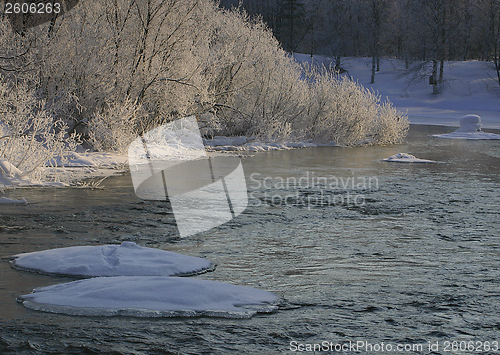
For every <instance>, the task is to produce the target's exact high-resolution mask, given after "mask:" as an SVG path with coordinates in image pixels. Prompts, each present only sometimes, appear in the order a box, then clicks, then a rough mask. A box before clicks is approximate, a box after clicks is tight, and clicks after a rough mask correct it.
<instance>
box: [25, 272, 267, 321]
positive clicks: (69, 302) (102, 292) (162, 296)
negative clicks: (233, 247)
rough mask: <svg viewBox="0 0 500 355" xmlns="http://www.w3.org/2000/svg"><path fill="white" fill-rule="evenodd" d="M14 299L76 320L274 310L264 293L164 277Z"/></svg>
mask: <svg viewBox="0 0 500 355" xmlns="http://www.w3.org/2000/svg"><path fill="white" fill-rule="evenodd" d="M19 299H20V301H21V302H22V303H23V304H24V306H26V307H28V308H31V309H34V310H39V311H45V312H51V313H62V314H69V315H81V316H116V315H121V316H123V315H125V316H136V317H178V316H182V317H188V316H215V317H228V318H249V317H251V316H252V315H254V314H255V313H257V312H271V311H273V310H275V309H276V308H277V307H276V305H275V304H276V303H277V298H276V296H275V295H274V294H272V293H270V292H266V291H262V290H258V289H254V288H250V287H245V286H237V285H231V284H226V283H221V282H215V281H207V280H200V279H189V278H179V277H165V276H146V277H144V276H143V277H132V276H121V277H98V278H92V279H86V280H79V281H74V282H69V283H63V284H59V285H52V286H47V287H42V288H39V289H35V290H34V291H33V292H32V293H31V294H29V295H23V296H20V298H19Z"/></svg>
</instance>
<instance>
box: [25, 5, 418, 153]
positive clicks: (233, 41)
mask: <svg viewBox="0 0 500 355" xmlns="http://www.w3.org/2000/svg"><path fill="white" fill-rule="evenodd" d="M58 26H59V27H58V30H57V34H56V35H55V36H54V37H48V35H47V34H46V33H47V31H46V28H45V30H44V29H43V26H42V27H40V28H41V29H40V31H42V32H40V33H39V35H38V37H37V42H36V43H37V44H36V51H34V52H36V53H37V56H38V61H37V62H38V63H42V64H41V66H42V69H43V70H41V73H42V74H41V75H43V80H42V85H41V89H42V91H43V92H44V93H46V95H47V99H48V100H51V99H52V98H53V97H54V96H55V93H57V92H58V91H59V90H61V88H65V89H66V90H70V89H69V88H75V95H76V96H77V97H78V98H79V102H78V103H79V105H81V106H80V107H82V108H83V110H81V115H83V116H85V117H86V118H88V121H89V126H88V134H89V137H88V138H89V141H90V142H91V143H92V144H93V146H94V147H95V148H96V149H98V150H114V151H118V152H122V151H124V149H125V148H126V146H127V145H128V143H129V142H131V141H132V140H133V139H134V138H135V137H137V135H138V134H140V133H141V132H143V131H144V130H147V129H152V128H154V126H155V125H161V124H163V123H166V122H168V121H171V120H174V119H178V118H181V117H186V116H190V115H196V116H197V117H198V118H199V120H200V122H201V124H200V125H201V126H202V128H203V132H211V133H212V134H213V133H217V134H226V135H248V136H255V137H258V138H260V139H262V140H291V139H295V140H299V139H314V140H318V141H335V142H337V143H338V144H340V145H345V146H351V145H359V144H377V143H381V144H390V143H395V142H399V141H400V140H401V139H402V137H403V136H404V135H405V134H406V130H407V127H408V123H407V120H406V118H405V117H404V115H401V114H398V113H397V112H396V111H395V110H394V109H393V108H392V106H391V105H390V104H386V103H381V102H380V98H379V97H378V96H377V95H375V94H374V93H372V92H370V91H367V90H365V89H364V88H363V87H361V86H360V85H359V84H357V83H354V82H352V81H349V80H348V79H339V78H337V77H336V76H335V75H334V74H332V73H329V72H328V71H326V70H312V69H311V68H305V69H304V68H303V67H302V66H301V65H299V64H298V63H296V62H295V61H294V60H293V59H292V58H290V56H289V55H288V54H287V53H286V52H285V51H284V50H283V49H282V48H281V47H280V44H279V42H278V41H277V40H276V38H275V37H274V36H273V34H272V32H271V31H270V30H269V29H268V28H267V27H266V26H265V25H264V24H263V23H262V22H259V21H255V20H251V19H249V18H248V16H247V15H246V14H245V13H243V12H241V11H239V10H234V11H227V10H226V11H224V10H221V9H218V8H217V6H216V4H215V3H214V2H213V1H211V0H169V1H164V0H142V1H140V2H137V1H135V0H102V1H98V2H92V1H88V2H80V4H79V6H78V7H76V8H75V9H74V10H73V11H71V12H70V13H69V14H67V15H66V16H65V17H64V18H63V19H62V20H61V21H60V22H58ZM33 31H35V29H33ZM126 98H127V99H126ZM103 102H104V103H105V104H104V105H103ZM145 107H147V109H144V108H145ZM138 108H140V109H138ZM138 112H144V115H143V114H142V113H141V114H140V115H139V114H138ZM138 116H141V117H138ZM143 116H145V117H146V116H147V118H144V117H143ZM146 128H147V129H146Z"/></svg>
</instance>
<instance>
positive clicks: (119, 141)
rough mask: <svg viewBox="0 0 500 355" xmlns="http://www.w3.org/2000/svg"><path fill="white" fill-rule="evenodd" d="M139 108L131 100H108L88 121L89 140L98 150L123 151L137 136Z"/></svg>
mask: <svg viewBox="0 0 500 355" xmlns="http://www.w3.org/2000/svg"><path fill="white" fill-rule="evenodd" d="M139 112H140V109H139V108H138V107H137V106H136V105H134V104H133V102H132V101H130V100H126V101H125V102H123V103H122V102H108V103H106V105H105V107H104V108H102V109H101V110H96V112H95V113H94V115H93V116H92V118H91V119H90V120H89V123H88V130H89V141H90V143H91V144H92V146H93V147H94V149H96V150H98V151H115V152H117V153H123V152H125V151H126V150H127V148H128V145H129V144H130V143H131V142H132V141H133V140H134V139H135V138H136V137H137V135H138V133H139V132H138V130H137V129H136V125H137V124H138V123H139V120H138V115H139Z"/></svg>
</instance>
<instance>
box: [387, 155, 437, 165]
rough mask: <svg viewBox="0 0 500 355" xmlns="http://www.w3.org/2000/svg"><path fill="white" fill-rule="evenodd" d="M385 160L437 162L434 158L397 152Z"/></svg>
mask: <svg viewBox="0 0 500 355" xmlns="http://www.w3.org/2000/svg"><path fill="white" fill-rule="evenodd" d="M384 161H388V162H396V163H435V161H434V160H427V159H419V158H416V157H415V156H413V155H411V154H408V153H397V154H394V155H393V156H390V157H389V158H387V159H384Z"/></svg>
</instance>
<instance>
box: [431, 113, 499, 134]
mask: <svg viewBox="0 0 500 355" xmlns="http://www.w3.org/2000/svg"><path fill="white" fill-rule="evenodd" d="M433 137H437V138H451V139H473V140H479V139H500V134H495V133H486V132H483V131H481V117H479V116H478V115H465V116H464V117H462V118H461V119H460V128H459V129H457V130H456V131H455V132H452V133H446V134H435V135H433Z"/></svg>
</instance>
